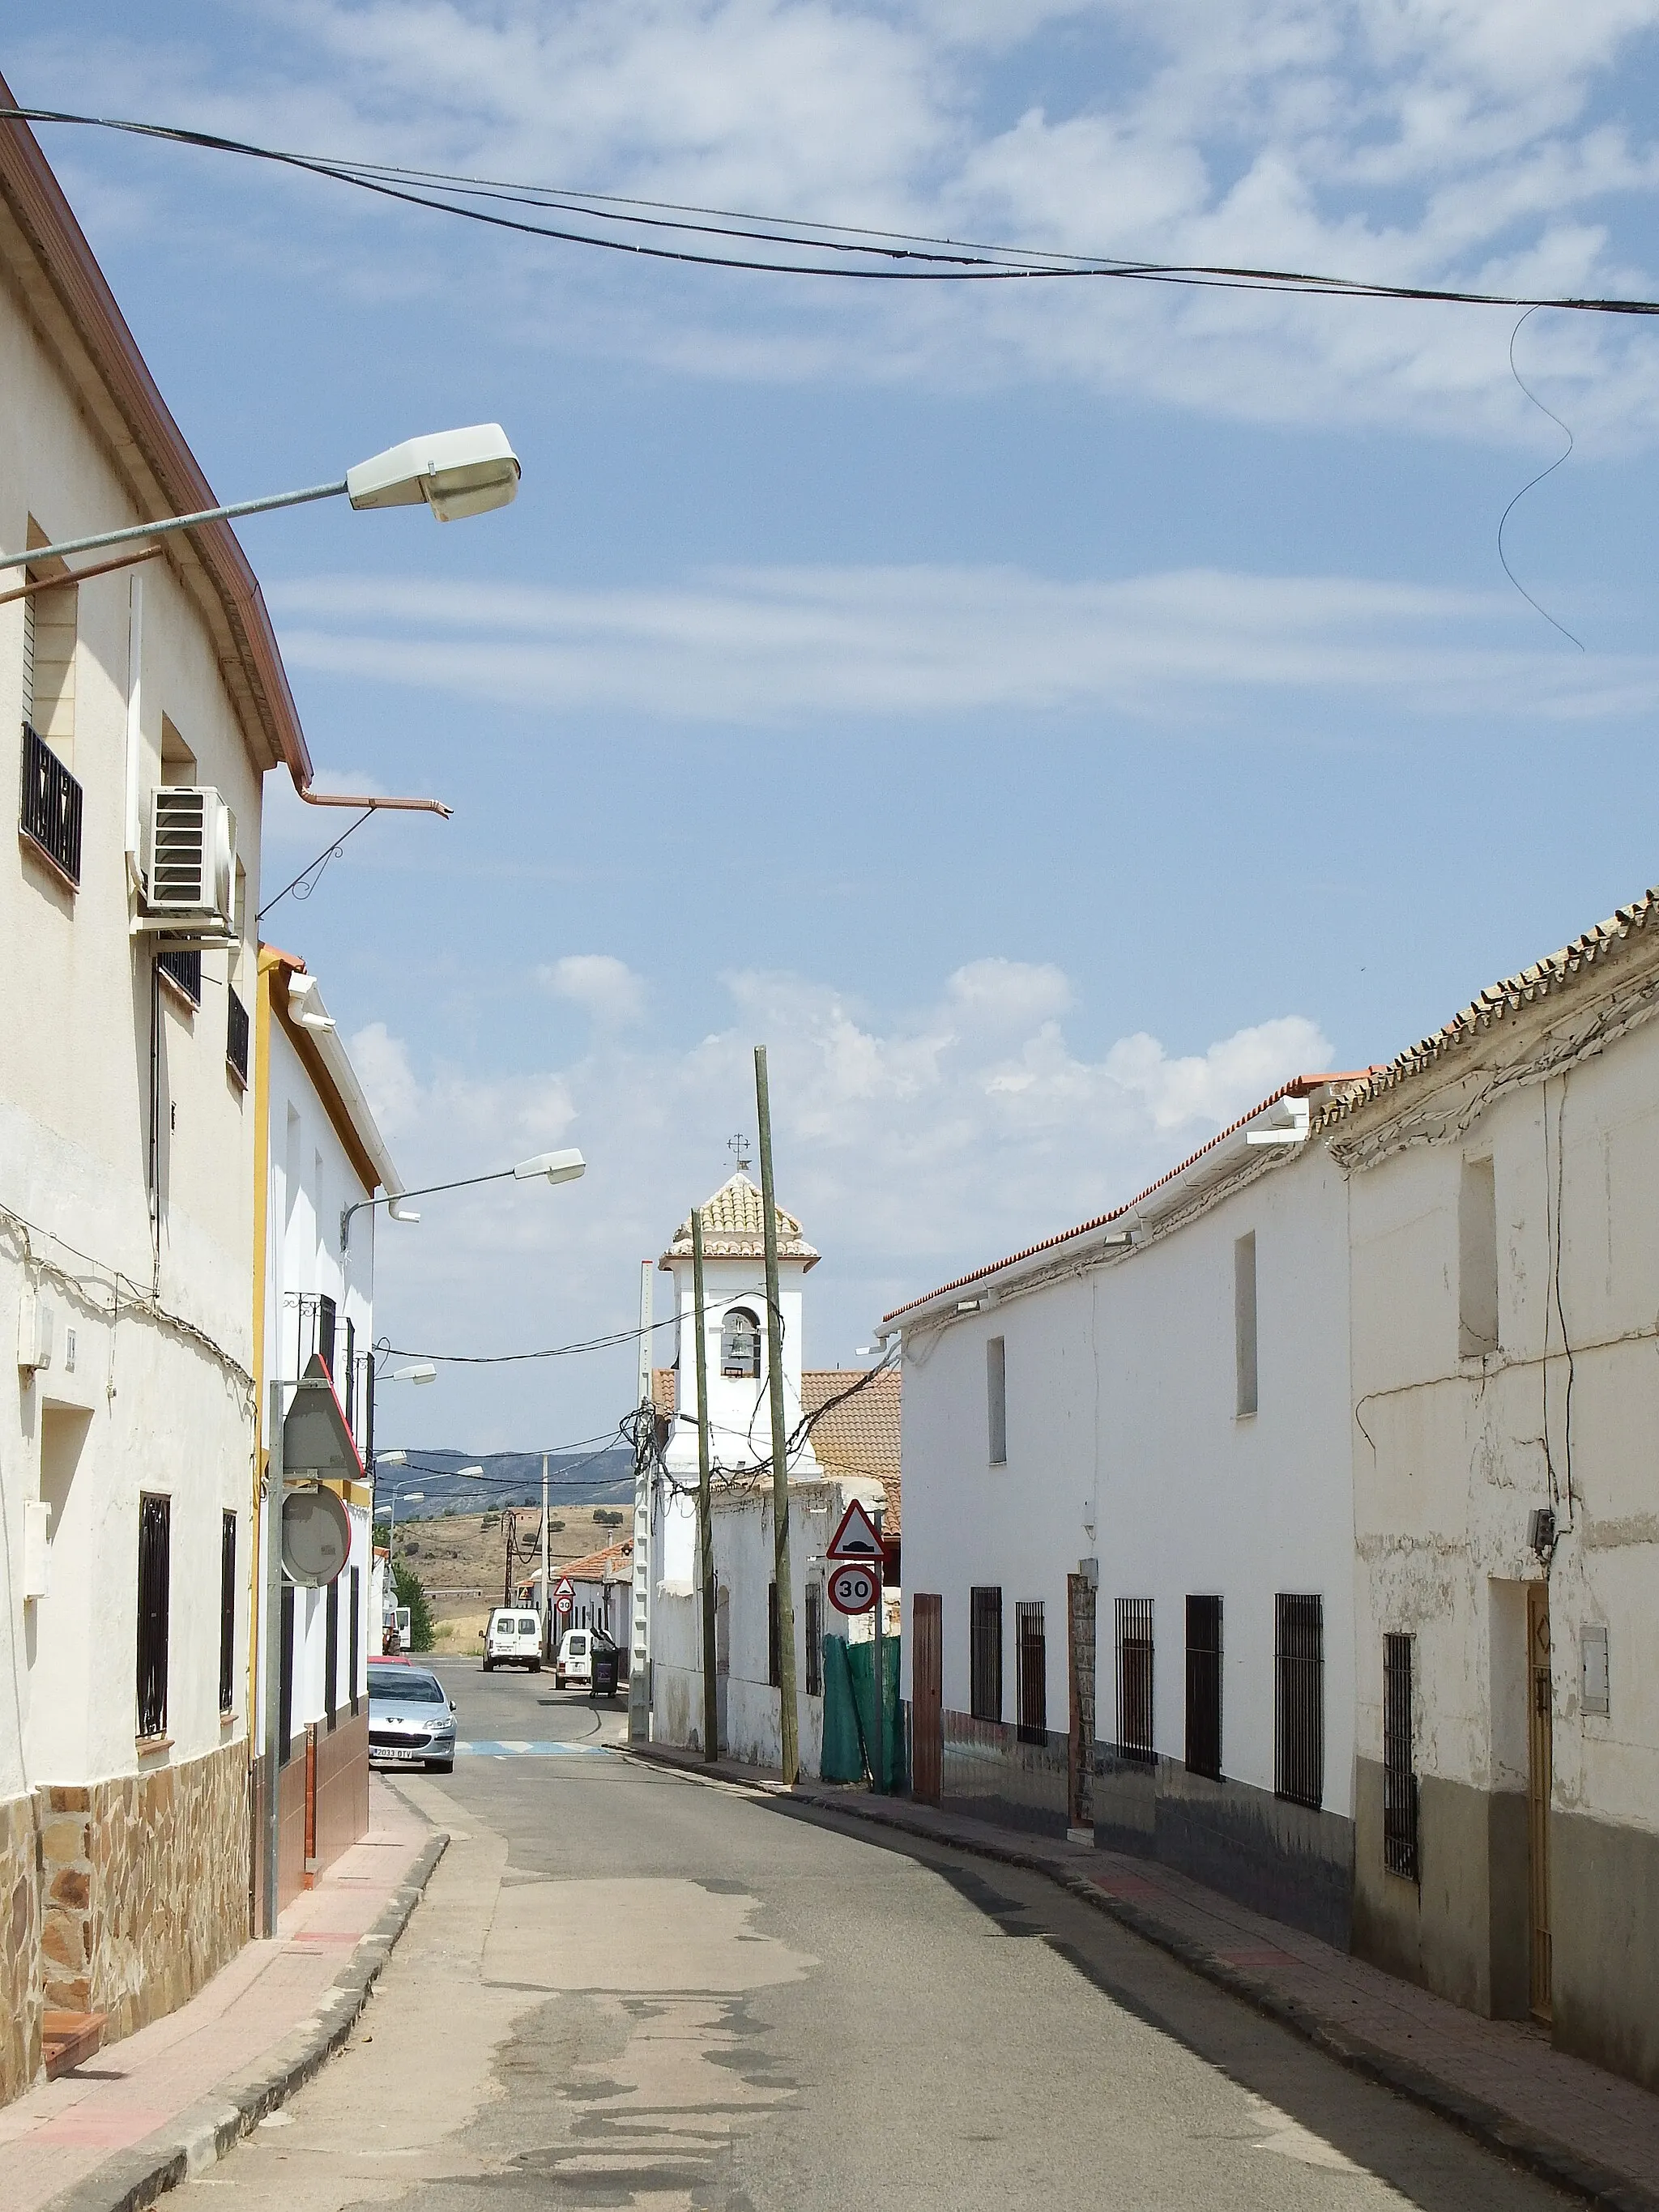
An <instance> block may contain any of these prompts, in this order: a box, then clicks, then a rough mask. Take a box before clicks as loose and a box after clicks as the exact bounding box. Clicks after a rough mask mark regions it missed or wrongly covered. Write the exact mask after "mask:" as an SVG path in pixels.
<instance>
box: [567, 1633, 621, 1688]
mask: <svg viewBox="0 0 1659 2212" xmlns="http://www.w3.org/2000/svg"><path fill="white" fill-rule="evenodd" d="M600 1646H603V1648H604V1649H605V1650H607V1651H614V1650H616V1646H615V1644H612V1642H611V1638H609V1637H608V1636H607V1635H606V1634H605V1631H604V1630H603V1629H602V1628H567V1629H566V1631H565V1632H564V1635H563V1638H562V1639H561V1642H560V1644H559V1653H558V1656H557V1658H556V1659H555V1661H554V1662H553V1680H555V1681H556V1683H557V1684H558V1686H559V1687H560V1688H561V1689H562V1690H566V1689H568V1688H569V1686H570V1685H571V1684H572V1683H573V1682H580V1683H581V1684H582V1686H583V1687H584V1688H591V1687H592V1681H593V1653H594V1651H595V1650H596V1649H597V1648H599V1647H600Z"/></svg>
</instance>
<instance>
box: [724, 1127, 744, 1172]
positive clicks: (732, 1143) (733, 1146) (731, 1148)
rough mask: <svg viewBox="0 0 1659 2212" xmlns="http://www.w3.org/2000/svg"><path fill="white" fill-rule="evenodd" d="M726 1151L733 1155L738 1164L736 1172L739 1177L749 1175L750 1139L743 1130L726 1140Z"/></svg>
mask: <svg viewBox="0 0 1659 2212" xmlns="http://www.w3.org/2000/svg"><path fill="white" fill-rule="evenodd" d="M726 1151H727V1152H730V1153H731V1155H732V1158H733V1159H734V1160H736V1162H737V1170H736V1172H737V1173H738V1175H747V1174H748V1172H749V1139H748V1138H747V1137H745V1136H744V1134H743V1132H742V1131H741V1130H739V1131H738V1134H737V1135H736V1136H735V1137H728V1138H727V1139H726Z"/></svg>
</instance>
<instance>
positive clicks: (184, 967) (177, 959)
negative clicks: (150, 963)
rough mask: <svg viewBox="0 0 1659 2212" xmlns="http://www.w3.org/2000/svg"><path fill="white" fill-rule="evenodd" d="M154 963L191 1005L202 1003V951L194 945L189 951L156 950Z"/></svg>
mask: <svg viewBox="0 0 1659 2212" xmlns="http://www.w3.org/2000/svg"><path fill="white" fill-rule="evenodd" d="M155 964H156V966H157V967H158V968H159V969H161V973H162V974H163V975H166V976H168V977H170V978H171V979H172V981H173V982H175V983H176V984H177V985H178V986H179V989H180V990H181V991H182V992H183V993H184V994H185V997H186V998H187V999H188V1000H190V1003H191V1006H200V1005H201V1003H202V953H201V948H200V947H199V946H196V947H194V948H192V949H191V950H190V951H182V950H180V951H172V952H158V953H157V954H156V956H155Z"/></svg>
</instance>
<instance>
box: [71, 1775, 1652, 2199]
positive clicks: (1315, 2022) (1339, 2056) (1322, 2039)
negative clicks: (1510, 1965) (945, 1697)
mask: <svg viewBox="0 0 1659 2212" xmlns="http://www.w3.org/2000/svg"><path fill="white" fill-rule="evenodd" d="M626 1748H627V1749H628V1751H629V1753H630V1755H631V1756H633V1757H635V1758H643V1759H648V1760H650V1761H651V1762H652V1763H653V1765H662V1766H665V1767H668V1768H671V1770H672V1771H675V1772H677V1773H685V1774H690V1775H691V1776H693V1777H694V1778H697V1779H704V1778H706V1779H708V1780H711V1781H718V1782H722V1783H725V1784H727V1785H728V1786H729V1785H730V1783H731V1781H732V1778H731V1777H727V1776H725V1775H721V1774H720V1772H719V1771H718V1770H710V1769H709V1768H708V1767H707V1766H702V1765H696V1764H685V1765H683V1764H682V1763H681V1761H680V1760H679V1759H673V1758H664V1757H662V1756H661V1754H660V1753H656V1752H655V1751H654V1750H653V1747H650V1746H647V1745H641V1744H632V1745H629V1746H628V1747H626ZM748 1787H749V1788H750V1790H752V1792H753V1794H754V1795H755V1796H757V1797H763V1798H765V1799H767V1800H769V1802H774V1803H782V1804H787V1805H797V1806H800V1807H802V1808H810V1809H811V1810H812V1811H814V1812H819V1813H835V1814H842V1816H843V1817H845V1818H847V1819H848V1820H863V1821H866V1822H867V1823H868V1825H869V1826H872V1827H876V1828H888V1829H894V1830H896V1831H897V1832H899V1833H900V1834H902V1835H908V1836H913V1837H915V1838H917V1839H918V1840H919V1841H921V1842H924V1843H929V1844H942V1845H944V1846H945V1848H946V1849H948V1850H960V1851H966V1852H967V1853H969V1856H970V1857H975V1858H984V1859H994V1860H996V1861H998V1862H999V1863H1000V1864H1002V1865H1004V1866H1012V1867H1018V1868H1020V1869H1022V1870H1023V1871H1024V1872H1026V1873H1028V1874H1036V1875H1042V1877H1043V1879H1044V1880H1045V1881H1051V1882H1053V1883H1054V1885H1055V1887H1057V1888H1060V1889H1064V1890H1066V1891H1069V1892H1070V1893H1071V1894H1072V1895H1073V1897H1076V1898H1079V1899H1081V1900H1082V1901H1083V1902H1084V1903H1085V1904H1086V1905H1092V1906H1093V1907H1094V1908H1095V1910H1096V1911H1097V1912H1103V1913H1106V1914H1107V1915H1108V1916H1109V1917H1110V1918H1112V1919H1114V1920H1115V1921H1117V1922H1119V1923H1120V1924H1121V1926H1123V1927H1125V1928H1127V1929H1128V1930H1129V1931H1130V1933H1131V1934H1132V1935H1135V1936H1139V1937H1141V1939H1142V1940H1143V1941H1144V1942H1148V1943H1152V1944H1155V1945H1156V1946H1157V1947H1158V1949H1159V1950H1160V1951H1165V1952H1167V1953H1168V1954H1170V1957H1171V1958H1173V1959H1175V1960H1178V1961H1179V1963H1180V1964H1181V1965H1182V1966H1186V1967H1187V1968H1188V1969H1189V1970H1190V1971H1191V1972H1193V1973H1195V1974H1198V1975H1200V1976H1201V1977H1202V1978H1203V1979H1204V1980H1206V1982H1211V1983H1213V1984H1214V1985H1215V1986H1216V1987H1217V1988H1218V1989H1221V1990H1225V1991H1226V1992H1227V1994H1228V1995H1229V1996H1234V1997H1237V1998H1238V1999H1240V2000H1241V2002H1243V2003H1245V2004H1248V2005H1249V2006H1251V2007H1252V2008H1254V2009H1255V2011H1257V2012H1259V2013H1261V2014H1262V2015H1265V2017H1266V2018H1267V2019H1269V2020H1271V2021H1274V2022H1276V2023H1277V2025H1278V2026H1279V2027H1283V2028H1287V2029H1288V2030H1289V2031H1290V2033H1291V2034H1292V2035H1296V2036H1299V2037H1300V2038H1301V2039H1302V2040H1303V2041H1304V2043H1310V2044H1311V2045H1313V2046H1314V2048H1315V2049H1316V2050H1317V2051H1322V2052H1323V2053H1324V2055H1325V2056H1326V2057H1328V2058H1333V2059H1334V2060H1335V2061H1336V2063H1338V2064H1339V2065H1340V2066H1346V2068H1347V2069H1349V2071H1350V2072H1352V2073H1355V2074H1359V2075H1364V2077H1365V2078H1366V2079H1367V2080H1368V2081H1375V2082H1376V2084H1377V2085H1378V2087H1381V2088H1384V2089H1389V2090H1392V2091H1393V2092H1394V2093H1395V2095H1396V2096H1400V2097H1407V2098H1409V2099H1410V2100H1411V2101H1412V2103H1413V2104H1414V2105H1420V2106H1423V2108H1424V2109H1425V2111H1427V2112H1432V2113H1434V2115H1435V2116H1436V2118H1438V2119H1442V2120H1445V2121H1447V2122H1449V2124H1450V2125H1451V2126H1453V2127H1455V2128H1458V2129H1461V2130H1462V2132H1463V2133H1464V2134H1465V2135H1468V2136H1473V2137H1474V2140H1475V2141H1476V2142H1479V2143H1480V2144H1481V2145H1482V2146H1483V2147H1484V2148H1486V2149H1487V2150H1490V2151H1495V2152H1496V2153H1497V2154H1498V2156H1499V2157H1501V2158H1505V2159H1508V2160H1510V2161H1511V2162H1512V2163H1513V2164H1515V2165H1516V2166H1521V2167H1522V2168H1524V2170H1525V2171H1526V2172H1528V2173H1531V2174H1534V2175H1535V2176H1536V2177H1537V2178H1538V2179H1540V2180H1541V2181H1547V2182H1550V2183H1552V2184H1553V2185H1554V2186H1555V2187H1556V2188H1558V2189H1565V2190H1568V2191H1571V2193H1572V2194H1573V2195H1574V2196H1575V2197H1582V2198H1583V2199H1584V2200H1585V2201H1586V2202H1587V2203H1590V2204H1593V2205H1595V2206H1598V2207H1602V2208H1605V2212H1659V2191H1654V2190H1651V2189H1649V2188H1647V2187H1645V2186H1644V2185H1643V2184H1642V2183H1641V2182H1639V2181H1634V2180H1632V2179H1631V2178H1630V2176H1629V2175H1628V2174H1623V2173H1620V2172H1617V2171H1616V2170H1615V2169H1614V2168H1613V2167H1612V2166H1603V2165H1601V2163H1600V2161H1599V2160H1595V2159H1590V2158H1586V2157H1584V2156H1583V2154H1581V2153H1580V2152H1578V2151H1576V2150H1573V2149H1572V2148H1571V2147H1570V2146H1569V2145H1567V2144H1565V2143H1564V2142H1559V2141H1558V2140H1557V2139H1556V2137H1555V2136H1550V2135H1546V2134H1545V2133H1544V2132H1543V2131H1542V2130H1541V2129H1538V2128H1533V2127H1529V2126H1528V2124H1526V2122H1525V2121H1523V2120H1517V2119H1516V2118H1514V2117H1513V2115H1512V2114H1510V2113H1509V2112H1504V2111H1502V2110H1500V2108H1499V2107H1498V2106H1496V2105H1492V2104H1488V2103H1487V2102H1486V2100H1485V2099H1484V2098H1480V2097H1476V2096H1473V2095H1471V2094H1469V2093H1468V2092H1467V2091H1464V2090H1462V2089H1459V2088H1456V2087H1454V2086H1453V2085H1452V2084H1451V2083H1450V2082H1448V2081H1443V2080H1441V2078H1440V2077H1439V2075H1435V2074H1431V2073H1430V2072H1429V2070H1428V2069H1427V2068H1426V2067H1422V2066H1417V2065H1413V2063H1412V2062H1411V2061H1410V2060H1409V2059H1406V2058H1400V2057H1396V2056H1395V2053H1394V2052H1393V2051H1385V2050H1383V2048H1382V2047H1381V2046H1380V2045H1377V2044H1374V2043H1370V2042H1368V2041H1367V2040H1366V2039H1365V2038H1364V2036H1360V2035H1356V2034H1353V2033H1352V2032H1350V2031H1348V2030H1346V2029H1340V2028H1337V2027H1333V2026H1332V2024H1331V2023H1330V2022H1329V2021H1327V2020H1326V2019H1325V2018H1324V2017H1323V2016H1322V2015H1321V2014H1319V2013H1317V2012H1316V2011H1315V2010H1314V2009H1313V2008H1312V2007H1311V2006H1310V2005H1307V2004H1304V2002H1302V2001H1301V1999H1300V1998H1297V1997H1291V1996H1285V1994H1284V1992H1283V1991H1282V1990H1277V1989H1275V1988H1274V1987H1273V1984H1272V1983H1271V1982H1268V1981H1266V1980H1264V1979H1263V1978H1262V1977H1261V1975H1259V1974H1253V1973H1251V1972H1249V1971H1248V1970H1247V1969H1246V1968H1244V1967H1242V1966H1234V1965H1233V1964H1232V1963H1231V1960H1226V1959H1223V1958H1221V1957H1219V1956H1218V1954H1217V1953H1215V1952H1213V1951H1212V1950H1210V1949H1209V1948H1207V1947H1206V1945H1204V1944H1202V1943H1195V1942H1193V1940H1192V1938H1191V1937H1190V1936H1183V1935H1182V1934H1181V1933H1180V1932H1179V1930H1178V1929H1174V1928H1171V1927H1170V1926H1169V1925H1168V1923H1166V1922H1164V1921H1163V1920H1160V1919H1159V1918H1158V1916H1157V1914H1156V1913H1152V1912H1148V1911H1146V1909H1145V1908H1144V1907H1143V1906H1141V1905H1137V1904H1135V1903H1134V1902H1133V1900H1132V1899H1128V1898H1120V1897H1113V1896H1111V1895H1109V1893H1107V1892H1106V1891H1104V1890H1103V1889H1101V1888H1100V1887H1098V1886H1097V1884H1096V1883H1094V1882H1091V1881H1090V1880H1089V1879H1088V1877H1087V1875H1082V1874H1077V1873H1073V1871H1072V1869H1070V1868H1067V1867H1062V1866H1057V1865H1055V1864H1054V1862H1053V1861H1052V1860H1049V1859H1045V1858H1043V1857H1041V1856H1039V1855H1038V1854H1037V1853H1036V1852H1033V1851H1025V1850H1019V1849H1018V1846H1017V1845H1015V1844H1003V1843H999V1842H998V1841H997V1840H996V1839H995V1838H994V1837H993V1836H989V1835H987V1836H983V1837H980V1836H962V1835H945V1834H942V1833H941V1832H939V1830H938V1829H937V1828H935V1827H933V1826H930V1825H929V1824H928V1823H927V1821H925V1820H914V1819H907V1818H906V1817H905V1815H904V1813H903V1812H902V1809H901V1808H900V1805H899V1804H898V1803H897V1802H895V1801H893V1800H889V1801H888V1802H887V1803H886V1804H885V1805H884V1807H883V1808H882V1809H881V1810H880V1811H879V1812H878V1811H877V1810H876V1809H875V1808H874V1807H873V1806H872V1804H871V1803H870V1802H869V1801H868V1799H867V1798H865V1799H862V1800H861V1799H860V1796H858V1795H857V1793H855V1792H851V1791H849V1792H848V1794H847V1795H846V1796H839V1795H838V1796H833V1797H832V1796H828V1795H826V1794H823V1793H822V1792H819V1791H817V1790H805V1789H802V1788H801V1786H800V1785H799V1784H796V1785H795V1787H794V1788H793V1790H785V1789H783V1788H782V1786H781V1784H772V1785H771V1786H770V1787H768V1785H767V1784H765V1783H763V1782H760V1781H758V1780H757V1782H755V1783H751V1784H749V1785H748ZM51 2212H56V2208H51Z"/></svg>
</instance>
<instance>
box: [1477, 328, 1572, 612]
mask: <svg viewBox="0 0 1659 2212" xmlns="http://www.w3.org/2000/svg"><path fill="white" fill-rule="evenodd" d="M1536 313H1538V309H1537V307H1535V306H1534V307H1528V309H1527V313H1526V314H1524V315H1522V317H1521V319H1520V322H1517V323H1516V326H1515V328H1514V329H1513V330H1512V331H1510V375H1511V376H1512V377H1513V378H1514V379H1515V380H1516V383H1517V384H1518V385H1519V386H1521V389H1522V392H1525V393H1526V395H1527V397H1528V399H1530V400H1531V402H1532V404H1533V405H1534V407H1535V408H1537V410H1539V412H1540V414H1541V415H1547V416H1549V418H1550V420H1551V422H1553V423H1554V425H1555V427H1556V428H1557V429H1558V430H1559V431H1560V432H1561V434H1562V435H1563V436H1564V437H1565V439H1566V441H1567V443H1566V450H1565V452H1564V453H1558V454H1557V455H1556V457H1555V459H1553V461H1552V462H1551V463H1550V465H1549V466H1548V468H1547V469H1540V470H1539V471H1538V473H1537V475H1536V476H1535V477H1528V480H1527V482H1526V483H1523V484H1522V487H1521V489H1520V490H1519V491H1518V492H1516V495H1515V497H1514V498H1513V499H1512V500H1511V501H1510V503H1509V505H1508V506H1507V507H1505V508H1504V512H1503V513H1502V514H1501V515H1499V517H1498V559H1499V560H1500V561H1501V562H1503V564H1504V574H1505V575H1506V576H1507V577H1508V578H1509V580H1510V583H1512V584H1513V585H1514V586H1515V588H1516V591H1517V592H1520V594H1521V596H1522V599H1524V600H1525V601H1526V603H1527V605H1528V606H1529V607H1531V608H1533V609H1534V611H1536V612H1537V613H1539V614H1541V615H1542V616H1543V617H1544V620H1545V621H1546V622H1547V623H1549V625H1550V627H1551V629H1559V631H1560V633H1561V635H1562V636H1563V637H1565V638H1566V639H1567V640H1569V641H1570V642H1571V643H1572V644H1574V645H1576V646H1577V647H1578V650H1579V651H1580V653H1583V650H1584V641H1583V638H1582V637H1575V636H1574V635H1573V633H1572V632H1571V630H1570V629H1568V628H1567V626H1566V624H1565V623H1562V622H1557V621H1556V619H1555V617H1554V616H1553V614H1552V613H1551V612H1550V611H1549V609H1548V608H1547V607H1544V606H1540V605H1539V604H1538V601H1537V600H1536V599H1534V597H1533V595H1532V593H1531V592H1529V591H1528V589H1527V587H1526V586H1525V585H1524V584H1523V583H1522V580H1521V579H1520V578H1519V576H1517V575H1516V573H1515V571H1514V569H1513V568H1510V562H1509V556H1508V554H1506V553H1505V552H1504V524H1505V523H1506V522H1507V521H1508V520H1509V519H1510V515H1512V514H1513V513H1514V512H1515V510H1516V507H1519V505H1520V504H1521V502H1522V500H1523V499H1524V498H1525V497H1526V495H1527V494H1528V492H1529V491H1531V490H1532V489H1533V487H1534V485H1535V484H1541V483H1543V481H1544V479H1545V477H1553V475H1554V474H1555V471H1557V469H1559V467H1560V465H1561V464H1562V462H1563V461H1565V459H1567V457H1568V454H1570V453H1571V451H1572V446H1573V437H1572V432H1571V430H1570V429H1569V428H1567V426H1566V424H1565V422H1563V421H1562V420H1561V417H1560V416H1559V415H1558V414H1556V413H1555V411H1554V410H1553V408H1549V407H1546V406H1545V404H1544V403H1543V401H1542V400H1541V398H1539V397H1538V394H1537V393H1536V392H1534V390H1533V388H1532V386H1530V385H1529V384H1528V383H1527V381H1526V380H1525V379H1524V378H1523V377H1522V374H1521V372H1520V370H1519V369H1518V368H1516V365H1515V342H1516V338H1518V337H1520V335H1521V324H1522V323H1524V322H1525V321H1526V320H1527V317H1528V315H1535V314H1536Z"/></svg>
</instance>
